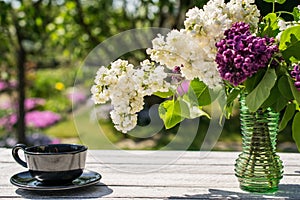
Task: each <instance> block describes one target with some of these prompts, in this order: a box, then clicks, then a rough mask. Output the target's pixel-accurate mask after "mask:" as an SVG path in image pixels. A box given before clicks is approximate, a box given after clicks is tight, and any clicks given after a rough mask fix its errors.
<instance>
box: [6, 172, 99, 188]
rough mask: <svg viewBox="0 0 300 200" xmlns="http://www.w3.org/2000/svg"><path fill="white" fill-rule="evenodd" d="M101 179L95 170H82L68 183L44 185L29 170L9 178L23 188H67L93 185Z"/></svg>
mask: <svg viewBox="0 0 300 200" xmlns="http://www.w3.org/2000/svg"><path fill="white" fill-rule="evenodd" d="M100 179H101V175H100V174H99V173H97V172H93V171H89V170H84V171H83V173H82V175H81V176H80V177H79V178H77V179H75V180H73V181H72V182H70V183H63V184H59V183H58V184H57V185H52V184H51V185H46V184H44V183H42V182H40V181H38V180H36V179H34V178H33V177H32V176H31V175H30V173H29V171H25V172H20V173H18V174H15V175H13V176H12V177H11V178H10V182H11V183H12V184H13V185H15V186H17V187H19V188H22V189H25V190H68V189H74V188H81V187H85V186H89V185H94V184H96V183H98V182H99V181H100Z"/></svg>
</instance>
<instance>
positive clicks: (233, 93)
mask: <svg viewBox="0 0 300 200" xmlns="http://www.w3.org/2000/svg"><path fill="white" fill-rule="evenodd" d="M240 92H241V90H240V88H234V89H233V90H232V91H230V93H229V94H228V96H227V100H226V102H227V104H230V103H231V102H233V101H234V100H235V99H236V98H237V96H238V95H239V94H240Z"/></svg>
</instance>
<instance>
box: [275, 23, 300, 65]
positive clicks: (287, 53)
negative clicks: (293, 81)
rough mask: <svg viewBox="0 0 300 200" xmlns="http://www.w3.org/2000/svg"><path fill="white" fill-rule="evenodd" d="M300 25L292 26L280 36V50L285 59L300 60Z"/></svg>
mask: <svg viewBox="0 0 300 200" xmlns="http://www.w3.org/2000/svg"><path fill="white" fill-rule="evenodd" d="M299 48H300V26H299V25H298V26H292V27H290V28H287V29H286V30H284V31H283V32H282V34H281V37H280V44H279V50H280V51H281V52H282V56H283V57H284V59H285V60H289V59H290V58H296V59H297V60H300V51H299Z"/></svg>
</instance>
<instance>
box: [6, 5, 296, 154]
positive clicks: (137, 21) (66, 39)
mask: <svg viewBox="0 0 300 200" xmlns="http://www.w3.org/2000/svg"><path fill="white" fill-rule="evenodd" d="M206 2H207V0H0V70H1V75H0V146H6V147H11V146H13V145H14V144H16V143H18V142H20V143H26V144H28V145H34V144H43V143H82V142H83V141H84V143H85V144H87V145H88V146H89V147H90V148H93V149H108V148H109V147H108V146H107V145H106V144H105V143H104V142H103V141H104V138H106V139H107V138H108V140H109V141H111V143H113V144H114V145H115V146H117V147H118V148H122V149H160V148H161V147H163V146H165V145H166V144H168V143H169V142H170V141H171V140H172V138H173V137H175V135H176V130H174V129H173V130H164V129H162V130H161V131H159V132H158V133H156V134H154V135H153V136H151V137H134V136H131V135H126V134H125V135H124V134H122V133H120V132H117V131H116V130H115V129H114V128H113V125H112V123H111V121H110V120H109V118H108V113H109V109H110V107H109V106H108V105H106V106H102V107H100V108H99V109H97V110H98V113H96V114H95V115H97V116H98V118H96V119H97V120H99V124H101V128H102V131H101V133H99V130H98V129H93V128H91V127H88V126H87V124H88V123H87V121H89V120H91V119H92V118H93V116H91V114H90V113H89V112H86V109H85V108H86V107H88V106H91V105H90V101H89V98H90V91H89V90H87V89H86V88H87V86H89V85H90V83H91V81H93V80H84V81H77V82H76V85H74V83H75V81H76V79H77V80H78V77H80V76H81V74H80V70H78V69H79V68H80V67H81V65H82V62H83V61H84V59H85V58H86V57H87V55H88V54H89V52H91V51H92V50H93V49H94V48H95V47H96V46H97V45H98V44H100V43H101V42H103V41H105V40H106V39H108V38H110V37H112V36H114V35H116V34H118V33H121V32H123V31H126V30H130V29H135V28H144V27H161V28H169V29H173V28H176V29H180V28H182V27H183V21H184V19H185V12H186V11H187V10H188V9H190V8H192V7H194V6H198V7H199V8H201V7H202V6H203V5H205V4H206ZM256 4H257V6H258V7H259V9H260V10H261V14H262V15H264V14H265V13H268V12H270V11H271V9H272V8H271V6H272V4H267V3H265V2H264V1H263V0H259V1H256ZM298 4H300V2H299V1H296V0H287V1H286V3H284V4H282V5H280V4H277V5H276V10H286V11H291V10H292V8H293V7H294V6H296V5H298ZM283 17H285V18H287V19H288V17H289V16H283ZM107 53H109V52H107ZM122 58H126V59H129V60H131V61H132V62H138V61H141V60H143V59H144V58H146V54H145V53H144V51H135V52H130V53H127V54H125V55H123V56H122ZM75 87H76V89H75V90H74V88H75ZM159 101H160V100H159V99H156V98H148V99H147V102H148V103H149V104H155V103H157V102H159ZM74 113H75V114H76V116H77V117H78V119H79V120H77V121H76V123H80V126H81V127H85V126H86V127H85V128H83V129H82V128H81V133H80V134H79V133H78V129H77V127H76V125H78V124H75V121H74ZM142 114H143V113H141V116H142ZM94 117H95V116H94ZM146 120H147V114H146ZM208 124H209V120H208V119H207V118H205V117H203V118H201V120H200V123H199V128H198V133H197V135H196V137H195V138H194V141H193V142H192V143H191V145H190V147H189V150H198V149H199V147H200V146H201V143H202V142H203V140H204V137H205V134H206V130H207V128H208ZM175 129H176V127H175ZM187 134H188V130H187ZM278 148H279V151H297V150H296V147H295V145H294V143H293V142H292V138H291V125H289V126H288V127H287V128H286V129H285V130H284V131H282V132H280V134H279V136H278ZM240 149H241V136H240V130H239V109H238V105H237V106H236V108H235V112H234V117H233V118H231V119H230V120H226V121H225V126H224V129H223V131H222V134H221V136H220V138H219V139H218V142H217V144H216V145H215V147H214V150H240Z"/></svg>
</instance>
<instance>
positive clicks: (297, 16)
mask: <svg viewBox="0 0 300 200" xmlns="http://www.w3.org/2000/svg"><path fill="white" fill-rule="evenodd" d="M293 16H294V21H296V22H297V21H299V20H300V11H299V9H298V8H297V7H295V8H294V9H293Z"/></svg>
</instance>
